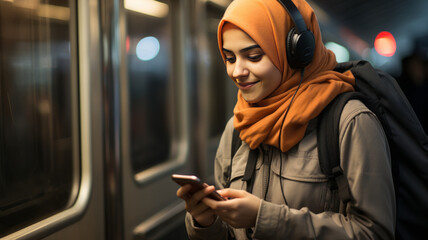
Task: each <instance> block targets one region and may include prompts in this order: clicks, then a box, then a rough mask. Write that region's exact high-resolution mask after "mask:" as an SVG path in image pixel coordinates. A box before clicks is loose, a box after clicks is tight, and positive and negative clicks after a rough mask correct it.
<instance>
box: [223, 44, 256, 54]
mask: <svg viewBox="0 0 428 240" xmlns="http://www.w3.org/2000/svg"><path fill="white" fill-rule="evenodd" d="M254 48H261V47H260V46H259V45H257V44H255V45H251V46H248V47H246V48H243V49H241V50H239V52H240V53H243V52H246V51H249V50H251V49H254ZM223 51H225V52H228V53H233V51H231V50H229V49H226V48H223Z"/></svg>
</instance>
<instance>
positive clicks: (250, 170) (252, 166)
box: [242, 149, 259, 193]
mask: <svg viewBox="0 0 428 240" xmlns="http://www.w3.org/2000/svg"><path fill="white" fill-rule="evenodd" d="M258 156H259V151H258V150H257V149H251V151H250V153H249V154H248V160H247V166H245V173H244V177H243V178H242V181H245V182H247V192H249V193H251V192H253V186H254V172H255V170H256V163H257V157H258Z"/></svg>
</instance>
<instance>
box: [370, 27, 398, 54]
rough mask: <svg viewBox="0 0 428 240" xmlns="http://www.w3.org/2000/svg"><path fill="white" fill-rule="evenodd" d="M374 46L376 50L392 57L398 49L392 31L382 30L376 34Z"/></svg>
mask: <svg viewBox="0 0 428 240" xmlns="http://www.w3.org/2000/svg"><path fill="white" fill-rule="evenodd" d="M374 46H375V49H376V51H377V52H378V53H379V54H380V55H382V56H385V57H392V56H393V55H394V53H395V50H397V44H396V42H395V39H394V36H392V34H391V33H390V32H380V33H379V34H378V35H377V36H376V39H375V42H374Z"/></svg>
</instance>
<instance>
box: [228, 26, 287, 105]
mask: <svg viewBox="0 0 428 240" xmlns="http://www.w3.org/2000/svg"><path fill="white" fill-rule="evenodd" d="M223 53H224V56H225V58H226V69H227V74H228V75H229V77H230V78H231V79H232V80H233V81H234V82H235V84H236V86H237V87H238V88H239V90H240V91H241V93H242V96H243V98H244V99H245V101H247V102H248V103H257V102H260V101H261V100H263V99H264V98H266V97H267V96H269V95H270V94H271V93H272V92H273V91H274V90H275V89H276V88H278V86H279V85H280V83H281V72H280V71H279V70H278V69H277V68H276V67H275V65H274V64H273V63H272V62H271V61H270V59H269V58H268V57H267V56H266V54H265V53H264V52H263V50H262V49H261V48H260V46H259V45H257V43H256V42H255V41H254V40H253V39H252V38H251V37H250V36H248V35H247V34H246V33H245V32H244V31H242V30H241V29H239V28H237V27H235V26H233V27H232V26H230V27H227V28H225V29H224V31H223Z"/></svg>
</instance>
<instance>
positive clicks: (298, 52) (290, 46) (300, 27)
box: [278, 0, 315, 68]
mask: <svg viewBox="0 0 428 240" xmlns="http://www.w3.org/2000/svg"><path fill="white" fill-rule="evenodd" d="M278 2H279V3H280V4H281V5H282V6H283V7H284V8H285V10H287V12H288V14H289V15H290V17H291V19H292V20H293V22H294V23H295V24H296V26H295V27H293V28H292V29H291V30H290V31H289V32H288V35H287V40H286V52H287V61H288V64H289V65H290V66H291V67H292V68H304V67H306V66H307V65H308V64H309V63H311V61H312V58H313V56H314V52H315V37H314V34H313V33H312V32H311V31H309V29H308V28H307V27H306V23H305V21H304V20H303V16H302V14H300V12H299V10H298V9H297V7H296V5H294V3H293V2H292V1H291V0H278Z"/></svg>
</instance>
